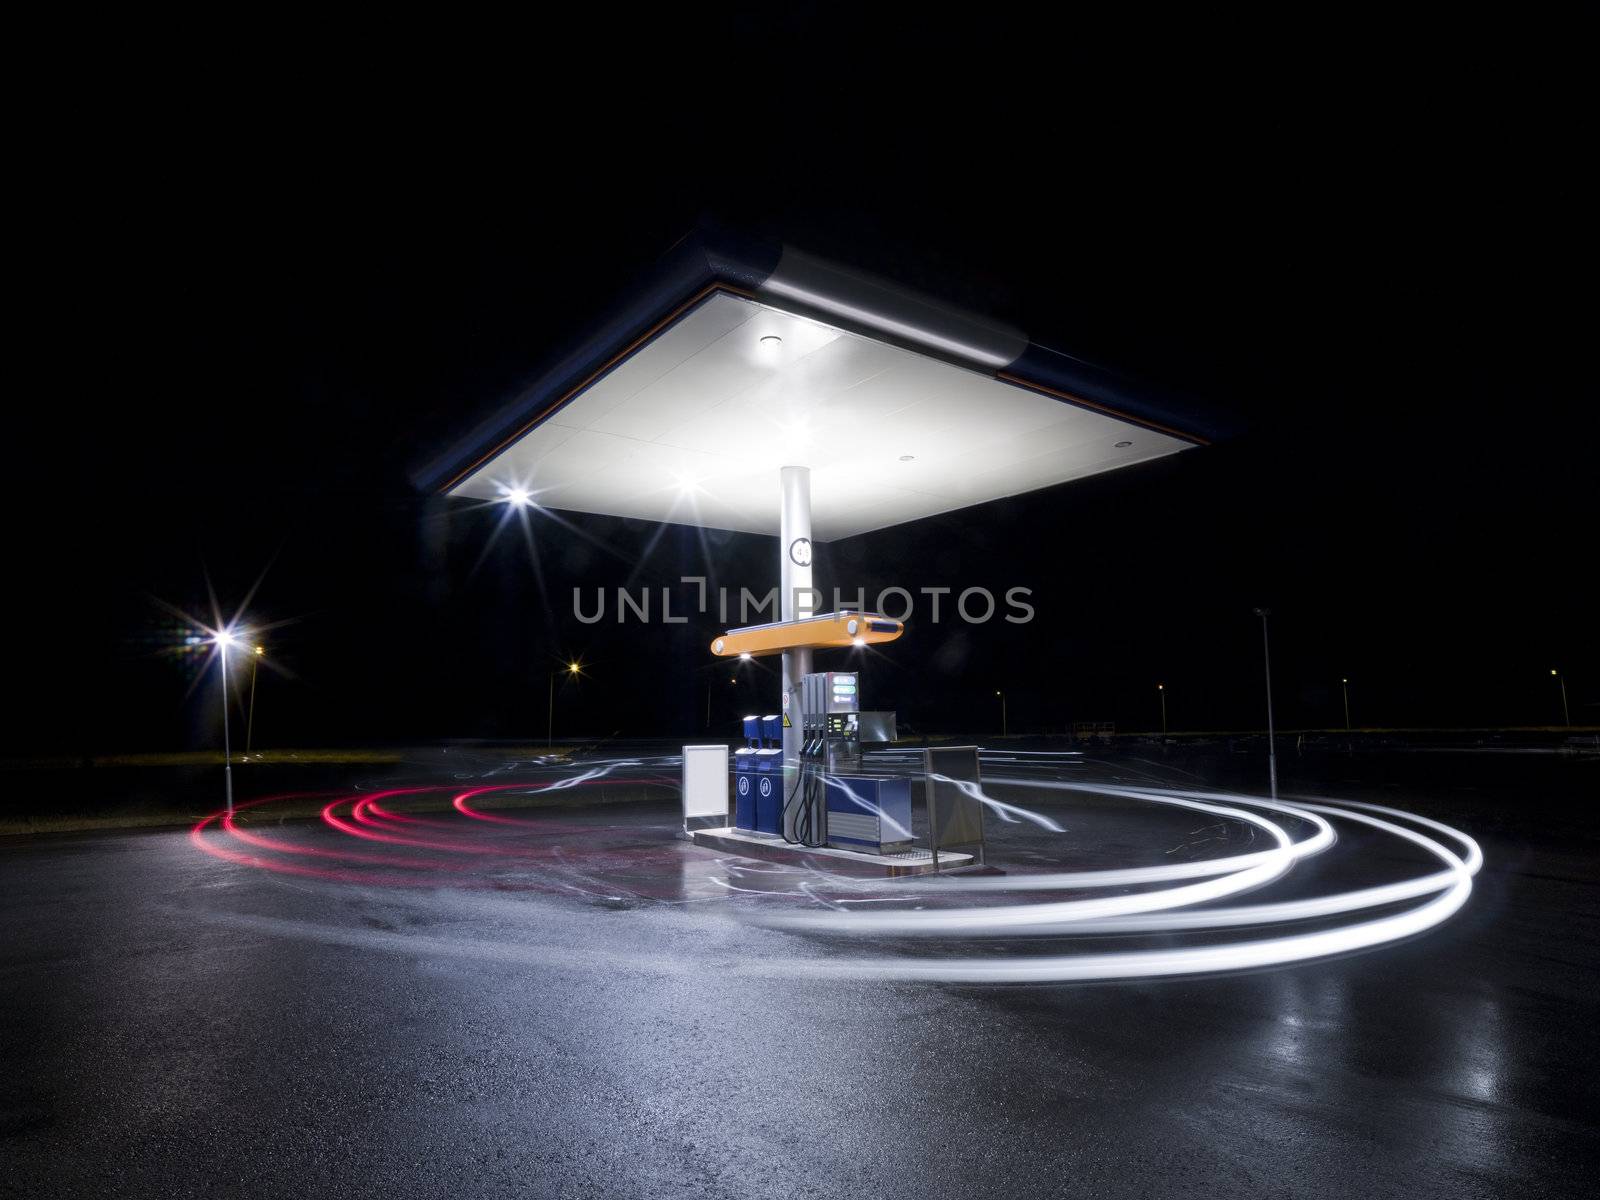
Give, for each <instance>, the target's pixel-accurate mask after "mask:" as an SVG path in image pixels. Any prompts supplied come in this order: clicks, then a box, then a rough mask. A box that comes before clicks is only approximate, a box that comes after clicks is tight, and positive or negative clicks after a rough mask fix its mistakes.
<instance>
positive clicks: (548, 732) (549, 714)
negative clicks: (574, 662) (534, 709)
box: [544, 671, 556, 750]
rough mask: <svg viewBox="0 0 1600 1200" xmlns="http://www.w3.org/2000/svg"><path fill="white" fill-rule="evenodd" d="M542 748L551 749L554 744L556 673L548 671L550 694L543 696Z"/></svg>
mask: <svg viewBox="0 0 1600 1200" xmlns="http://www.w3.org/2000/svg"><path fill="white" fill-rule="evenodd" d="M544 712H545V720H544V748H545V749H546V750H551V749H554V748H555V744H556V673H555V672H554V671H551V672H550V694H549V695H548V696H547V697H546V698H545V706H544Z"/></svg>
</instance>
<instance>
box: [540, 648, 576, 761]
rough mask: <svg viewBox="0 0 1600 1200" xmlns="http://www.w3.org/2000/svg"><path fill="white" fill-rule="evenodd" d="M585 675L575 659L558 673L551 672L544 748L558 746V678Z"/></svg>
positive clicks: (574, 677)
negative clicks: (558, 676) (560, 676)
mask: <svg viewBox="0 0 1600 1200" xmlns="http://www.w3.org/2000/svg"><path fill="white" fill-rule="evenodd" d="M582 674H583V664H582V663H580V662H578V660H577V659H573V660H572V661H571V662H569V663H568V664H567V665H566V666H565V667H563V668H561V669H560V670H558V671H551V672H550V695H549V699H548V702H547V707H546V710H545V713H546V716H545V729H544V746H545V749H546V750H548V749H550V748H551V747H553V746H554V745H555V744H556V676H557V675H569V676H571V677H572V678H573V679H576V678H578V676H580V675H582Z"/></svg>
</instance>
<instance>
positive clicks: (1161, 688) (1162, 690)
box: [1156, 683, 1167, 737]
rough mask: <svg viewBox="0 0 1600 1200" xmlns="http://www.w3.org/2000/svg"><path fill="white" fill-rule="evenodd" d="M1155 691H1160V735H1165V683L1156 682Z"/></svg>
mask: <svg viewBox="0 0 1600 1200" xmlns="http://www.w3.org/2000/svg"><path fill="white" fill-rule="evenodd" d="M1156 691H1158V692H1160V693H1161V736H1162V737H1166V736H1167V685H1166V684H1164V683H1158V684H1156Z"/></svg>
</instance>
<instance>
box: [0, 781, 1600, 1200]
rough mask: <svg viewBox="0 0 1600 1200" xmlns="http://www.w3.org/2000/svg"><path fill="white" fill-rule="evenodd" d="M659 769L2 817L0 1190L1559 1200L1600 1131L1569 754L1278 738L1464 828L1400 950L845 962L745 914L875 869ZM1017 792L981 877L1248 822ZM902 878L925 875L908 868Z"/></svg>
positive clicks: (1585, 878) (1592, 829)
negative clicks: (596, 800)
mask: <svg viewBox="0 0 1600 1200" xmlns="http://www.w3.org/2000/svg"><path fill="white" fill-rule="evenodd" d="M1235 767H1236V764H1228V763H1219V764H1218V765H1217V769H1216V771H1215V772H1213V775H1214V776H1216V778H1210V779H1201V778H1197V776H1199V775H1204V774H1205V768H1204V767H1203V766H1198V767H1197V764H1195V763H1192V762H1190V763H1186V764H1185V765H1184V766H1183V767H1181V768H1180V767H1178V766H1176V765H1174V764H1172V763H1169V762H1166V761H1162V760H1159V759H1140V758H1136V757H1127V756H1124V757H1122V758H1119V759H1117V760H1114V761H1097V760H1093V759H1092V758H1091V759H1090V760H1088V761H1082V762H1077V763H1065V762H1063V763H1060V764H1051V765H1049V766H1047V767H1043V768H1033V769H1035V770H1036V771H1037V773H1039V774H1041V775H1043V776H1055V775H1061V776H1063V777H1067V776H1070V777H1071V778H1073V779H1077V780H1083V779H1090V780H1100V781H1120V782H1126V781H1129V780H1143V781H1151V780H1160V781H1163V782H1165V783H1169V784H1171V783H1179V782H1183V783H1186V784H1188V785H1191V786H1195V785H1199V784H1202V783H1211V782H1218V781H1222V782H1233V781H1232V780H1221V778H1220V777H1221V776H1223V775H1225V774H1227V772H1228V771H1230V770H1234V769H1235ZM1004 769H1005V768H1002V767H1000V766H998V765H995V764H990V763H986V766H985V773H986V775H991V774H997V773H999V772H1001V771H1002V770H1004ZM652 770H653V772H654V773H653V774H652ZM663 773H665V774H667V775H670V770H668V769H667V768H666V767H663V766H661V765H660V764H658V765H657V766H656V767H655V768H641V769H640V770H639V771H638V772H636V774H637V776H638V783H637V786H639V787H643V788H646V789H650V788H653V787H654V788H655V790H654V791H646V793H645V794H646V795H647V796H649V797H651V798H648V799H644V800H637V801H624V802H616V801H613V802H610V803H605V804H593V803H587V802H585V800H584V796H583V793H582V791H581V789H575V790H574V793H573V803H572V804H571V805H569V806H565V807H558V808H546V809H537V810H523V809H520V808H517V807H515V803H516V794H517V793H516V789H515V787H512V786H509V785H511V784H515V783H517V782H518V781H517V780H516V779H513V778H508V777H507V776H506V775H505V774H504V773H503V772H501V773H498V774H496V775H495V776H493V777H492V778H484V779H482V780H477V781H463V780H461V779H450V780H427V779H423V780H416V781H412V786H416V787H420V788H442V787H445V785H448V788H446V791H445V792H444V793H440V792H437V791H434V792H430V791H418V792H400V791H398V787H399V785H398V784H396V785H392V786H390V787H389V788H388V789H387V790H388V791H389V793H390V794H388V795H386V796H383V797H381V798H380V799H378V800H375V801H372V803H373V804H376V805H377V808H376V810H375V811H374V810H373V809H371V808H368V809H366V810H361V811H352V805H351V803H350V798H351V797H353V796H355V795H356V794H357V792H356V791H355V790H353V789H346V792H343V793H337V794H335V795H333V796H332V798H331V800H330V802H332V801H334V800H338V801H340V802H341V803H342V804H343V807H342V808H341V807H336V808H335V809H334V810H333V811H332V813H331V814H330V815H331V816H332V817H333V819H334V822H338V823H342V826H343V827H341V824H336V823H330V822H328V821H305V820H292V821H291V820H284V821H281V822H280V821H276V820H274V819H273V817H272V815H271V806H270V805H264V806H261V807H259V808H258V809H254V810H250V812H249V815H248V819H247V820H245V821H242V822H241V823H240V824H239V825H237V826H236V834H235V835H229V834H228V833H227V831H225V830H224V829H222V828H221V827H220V823H217V822H213V823H212V824H211V825H210V826H208V827H207V828H206V829H204V830H202V831H200V832H198V833H194V832H191V831H190V830H159V831H138V832H129V833H120V834H94V835H53V836H36V837H28V838H10V839H0V880H3V885H0V928H3V929H4V941H3V945H0V1191H3V1192H4V1194H7V1195H17V1196H29V1197H36V1196H80V1195H81V1196H165V1197H187V1196H195V1197H200V1196H204V1197H232V1196H240V1197H243V1196H251V1197H255V1196H262V1197H295V1198H297V1200H304V1198H305V1197H308V1196H335V1195H338V1196H369V1195H370V1196H380V1195H381V1196H387V1197H438V1196H463V1197H469V1196H470V1197H499V1196H572V1197H580V1196H595V1197H635V1196H637V1197H654V1196H695V1197H730V1198H732V1197H739V1198H744V1197H783V1196H817V1197H844V1196H870V1197H874V1198H879V1197H898V1196H907V1197H913V1196H915V1197H943V1196H951V1197H956V1196H961V1197H967V1196H995V1197H1019V1196H1034V1195H1039V1196H1102V1197H1122V1196H1166V1195H1192V1196H1206V1197H1213V1198H1221V1197H1230V1196H1262V1195H1294V1196H1308V1197H1350V1196H1366V1197H1373V1196H1408V1197H1431V1196H1441V1197H1445V1196H1448V1197H1480V1196H1481V1197H1491V1196H1494V1197H1502V1196H1521V1195H1526V1196H1552V1195H1561V1194H1573V1195H1577V1194H1581V1193H1586V1191H1587V1189H1586V1187H1585V1185H1584V1183H1583V1181H1584V1179H1585V1178H1589V1177H1590V1174H1591V1173H1592V1169H1593V1166H1594V1164H1595V1162H1596V1161H1597V1151H1600V1137H1597V1134H1596V1126H1595V1118H1594V1114H1595V1113H1596V1112H1600V1085H1597V1082H1596V1069H1597V1066H1600V1063H1597V1061H1596V1059H1597V1055H1596V1034H1595V1030H1596V1028H1597V1026H1600V991H1597V989H1596V988H1595V986H1594V983H1595V978H1596V976H1595V970H1596V966H1597V965H1600V938H1597V931H1600V921H1597V918H1600V888H1597V884H1600V868H1597V861H1596V856H1595V852H1596V849H1597V825H1596V822H1595V821H1594V818H1593V815H1592V805H1593V802H1594V800H1595V793H1594V791H1593V790H1592V789H1593V788H1594V784H1595V780H1596V778H1597V772H1596V770H1595V768H1594V765H1593V764H1588V763H1561V762H1555V761H1553V760H1552V761H1545V760H1537V761H1535V760H1532V759H1529V760H1525V761H1524V760H1519V761H1516V762H1502V761H1495V762H1492V763H1486V762H1484V761H1481V760H1477V759H1474V758H1472V756H1470V755H1454V756H1445V755H1441V756H1432V757H1431V758H1428V759H1427V760H1423V759H1422V758H1420V757H1419V758H1417V759H1416V761H1407V762H1405V763H1402V764H1400V765H1398V766H1396V765H1395V764H1394V763H1393V762H1391V761H1388V760H1385V761H1384V762H1382V763H1380V762H1378V761H1377V760H1362V759H1350V760H1341V759H1338V758H1329V759H1327V760H1325V761H1323V762H1321V763H1318V764H1307V765H1305V766H1303V767H1302V768H1300V769H1299V783H1300V785H1301V786H1302V787H1305V788H1307V789H1308V790H1317V791H1320V792H1321V793H1322V794H1324V795H1337V796H1340V797H1343V798H1348V799H1364V800H1377V801H1379V802H1382V803H1385V804H1390V805H1400V806H1403V807H1406V808H1408V809H1411V810H1413V811H1416V812H1418V813H1422V814H1425V815H1427V816H1430V817H1433V818H1435V819H1438V820H1442V821H1447V822H1450V823H1452V824H1455V825H1458V826H1460V827H1461V828H1463V829H1465V830H1467V831H1468V832H1470V833H1472V834H1474V835H1475V836H1476V837H1478V839H1479V841H1480V843H1481V844H1482V846H1483V850H1484V856H1485V865H1484V868H1483V870H1482V871H1481V872H1480V874H1479V876H1478V878H1477V880H1476V881H1475V887H1474V891H1473V895H1472V897H1471V899H1470V901H1469V902H1468V904H1467V905H1466V907H1465V908H1463V909H1462V910H1461V911H1460V912H1459V913H1457V914H1456V915H1455V916H1453V917H1452V918H1451V919H1450V920H1448V921H1447V922H1445V923H1444V924H1442V925H1441V926H1439V927H1438V928H1436V929H1433V930H1430V931H1429V932H1427V933H1425V934H1422V935H1420V936H1417V937H1414V938H1410V939H1408V940H1405V941H1403V942H1399V943H1396V944H1392V945H1388V946H1384V947H1380V948H1377V949H1373V950H1369V951H1365V952H1361V953H1355V954H1348V955H1344V956H1341V957H1336V958H1331V959H1325V960H1320V961H1315V962H1310V963H1305V964H1301V965H1297V966H1290V967H1283V968H1277V969H1270V970H1258V971H1253V972H1243V973H1232V974H1227V973H1224V974H1213V975H1207V976H1201V977H1183V978H1177V979H1165V980H1136V981H1115V982H1101V983H1093V984H1054V985H1049V986H1033V985H1007V986H988V985H972V984H950V983H928V982H907V981H901V980H894V979H890V980H879V979H873V978H866V977H862V978H856V977H852V976H851V975H850V974H849V973H848V972H846V973H840V972H837V971H834V970H830V969H829V968H830V967H833V966H836V965H837V964H839V963H841V962H844V963H848V962H850V961H851V960H852V959H853V958H854V957H857V956H861V955H863V954H866V953H868V952H869V951H867V950H866V949H864V948H863V947H862V946H860V945H859V944H858V943H857V942H856V941H855V940H853V939H849V938H845V939H839V938H829V937H828V936H825V935H819V934H814V933H809V932H797V931H795V930H791V929H784V928H781V927H774V926H773V925H772V924H770V923H769V922H768V921H767V920H766V919H765V918H766V917H767V916H769V915H771V914H773V913H790V912H809V911H819V910H823V911H834V910H836V909H837V908H838V907H839V905H840V904H841V903H843V904H850V903H858V902H859V903H861V904H862V905H863V907H864V906H865V905H866V904H867V903H871V902H872V901H873V897H872V896H869V895H866V894H864V893H863V892H861V891H860V890H857V891H854V892H852V891H851V890H850V888H851V887H855V886H858V885H853V884H848V883H847V882H841V881H837V880H835V881H833V882H832V884H830V880H829V878H828V877H827V875H826V873H825V871H819V869H817V868H816V867H815V866H814V865H804V864H802V865H796V866H785V865H783V864H776V865H774V864H750V863H743V862H739V861H735V860H729V859H727V858H723V857H719V856H718V855H716V854H714V853H712V852H710V851H707V850H703V849H699V848H696V847H693V846H691V845H689V844H687V843H685V842H684V841H683V840H681V839H680V838H678V837H676V836H675V834H676V831H677V827H678V816H677V811H676V801H675V800H674V798H673V796H672V794H671V792H670V790H668V789H666V788H661V787H655V783H654V781H655V780H656V779H658V778H659V777H661V776H662V775H663ZM1291 774H1292V769H1291ZM463 787H500V788H502V789H503V791H502V792H501V793H494V792H484V793H482V794H480V795H478V796H476V797H474V798H472V799H469V800H468V801H467V802H466V811H463V809H461V808H451V807H449V806H448V805H441V804H429V803H428V801H429V800H430V798H435V799H436V798H437V796H438V795H441V794H446V795H454V794H456V791H457V789H459V788H463ZM367 794H368V795H369V797H370V795H371V793H367ZM1029 803H1032V804H1035V805H1036V807H1037V808H1038V810H1039V811H1041V812H1046V813H1049V814H1050V815H1051V816H1052V817H1053V818H1054V819H1056V820H1057V821H1058V823H1059V824H1060V825H1062V826H1063V827H1064V828H1065V830H1066V833H1064V834H1062V835H1046V834H1045V833H1044V832H1043V831H1041V830H1039V829H1038V828H1037V827H1034V826H1029V825H1026V823H1024V825H1023V826H1022V827H1013V826H1011V825H1009V824H1005V823H992V824H994V826H995V832H994V842H993V844H992V845H991V848H990V857H991V859H992V860H994V861H996V862H997V863H999V864H1000V865H1001V866H1002V868H1005V867H1007V866H1008V865H1009V866H1010V867H1011V868H1012V869H1024V868H1025V869H1029V870H1037V869H1040V868H1042V867H1045V868H1047V867H1050V866H1052V865H1054V866H1060V865H1063V864H1064V865H1069V866H1083V867H1101V866H1106V865H1108V864H1113V863H1119V862H1128V861H1142V860H1143V859H1141V856H1144V858H1146V859H1154V860H1156V861H1161V860H1162V859H1163V856H1167V857H1170V856H1171V855H1172V854H1174V853H1177V854H1179V855H1185V856H1186V855H1203V854H1208V853H1216V852H1219V851H1220V850H1224V849H1227V848H1228V847H1227V846H1226V845H1222V846H1208V845H1205V844H1204V843H1205V841H1206V839H1207V838H1208V837H1212V836H1216V837H1219V838H1221V839H1222V840H1223V842H1224V843H1226V842H1227V841H1228V840H1229V839H1235V840H1237V839H1238V838H1239V837H1240V836H1242V835H1240V834H1239V833H1237V832H1228V831H1226V830H1224V831H1223V832H1222V833H1221V834H1216V835H1213V834H1211V833H1208V832H1206V827H1205V825H1204V823H1203V822H1200V821H1198V820H1196V819H1191V818H1192V814H1181V813H1168V812H1151V811H1148V810H1146V809H1141V808H1140V807H1139V806H1136V805H1131V804H1127V803H1119V802H1112V801H1104V800H1094V799H1092V798H1087V797H1076V796H1074V795H1072V794H1065V793H1063V794H1052V795H1045V796H1039V797H1035V798H1033V799H1032V800H1030V801H1029ZM352 830H353V831H354V832H351V831H352ZM238 832H242V833H243V834H244V835H245V837H244V838H241V837H239V836H237V833H238ZM249 838H253V839H255V840H254V841H251V840H247V839H249ZM1340 850H1341V853H1342V858H1341V859H1339V860H1338V861H1335V858H1334V856H1333V854H1332V853H1331V852H1330V854H1329V855H1327V856H1324V857H1326V859H1327V862H1326V863H1325V864H1324V865H1322V866H1317V867H1314V868H1311V869H1310V870H1309V873H1308V874H1307V878H1308V879H1309V880H1310V884H1311V885H1314V886H1326V885H1329V884H1338V885H1340V886H1343V885H1344V884H1345V883H1346V882H1347V881H1348V882H1351V883H1352V884H1356V885H1365V884H1367V883H1370V882H1373V881H1376V880H1380V879H1384V878H1388V877H1391V876H1393V875H1395V874H1397V873H1398V874H1404V873H1405V871H1406V870H1408V869H1409V868H1410V867H1411V866H1412V865H1413V864H1411V863H1410V862H1409V861H1407V860H1406V858H1405V853H1404V851H1403V850H1396V849H1394V848H1393V847H1384V846H1381V845H1380V844H1379V843H1378V842H1376V841H1374V842H1371V843H1370V844H1369V843H1364V842H1362V841H1361V838H1360V837H1359V835H1350V836H1349V837H1348V838H1347V839H1346V841H1345V842H1344V843H1343V844H1342V845H1341V847H1340ZM1318 872H1323V873H1324V876H1323V877H1322V878H1320V879H1319V877H1318ZM861 886H865V885H861ZM902 886H910V887H911V888H913V889H921V891H914V892H904V891H902V892H899V893H896V894H897V895H899V896H901V897H902V898H903V897H904V896H906V895H914V896H919V897H923V898H925V899H926V902H927V904H928V905H929V906H932V907H935V908H937V907H938V906H939V905H940V904H942V903H947V902H948V898H947V897H944V896H942V895H941V894H940V893H939V891H938V883H937V881H934V882H932V883H927V882H918V883H913V884H910V885H902ZM1299 886H1306V885H1304V884H1302V885H1299ZM869 890H870V888H869ZM840 895H845V896H846V899H845V900H844V901H840V899H839V896H840ZM830 897H831V898H830ZM1060 945H1061V943H1060V942H1059V940H1057V941H1056V942H1052V947H1053V948H1054V949H1060ZM880 950H886V951H892V952H893V953H894V954H896V955H900V956H906V957H910V958H914V959H916V960H918V961H934V962H937V961H938V960H939V959H940V958H941V956H945V955H954V954H960V955H962V956H972V955H980V956H983V955H986V956H990V957H996V956H1005V955H1013V954H1028V953H1037V952H1038V949H1037V948H1036V947H1033V946H1031V945H1029V944H1027V943H1026V941H1024V942H1023V943H1021V944H1018V945H1014V944H1012V943H1010V942H990V943H980V942H973V941H971V940H964V941H962V942H959V943H947V942H943V941H936V942H933V943H931V944H930V943H928V942H917V943H915V944H910V943H906V944H900V943H896V944H894V945H892V946H889V947H887V948H885V947H874V948H873V949H872V950H871V953H877V952H878V951H880Z"/></svg>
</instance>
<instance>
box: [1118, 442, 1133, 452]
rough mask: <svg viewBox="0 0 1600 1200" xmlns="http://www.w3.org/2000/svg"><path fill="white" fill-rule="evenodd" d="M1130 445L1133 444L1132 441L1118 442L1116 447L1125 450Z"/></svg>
mask: <svg viewBox="0 0 1600 1200" xmlns="http://www.w3.org/2000/svg"><path fill="white" fill-rule="evenodd" d="M1131 445H1133V443H1132V442H1118V443H1117V449H1118V450H1126V449H1127V448H1128V447H1129V446H1131Z"/></svg>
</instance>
